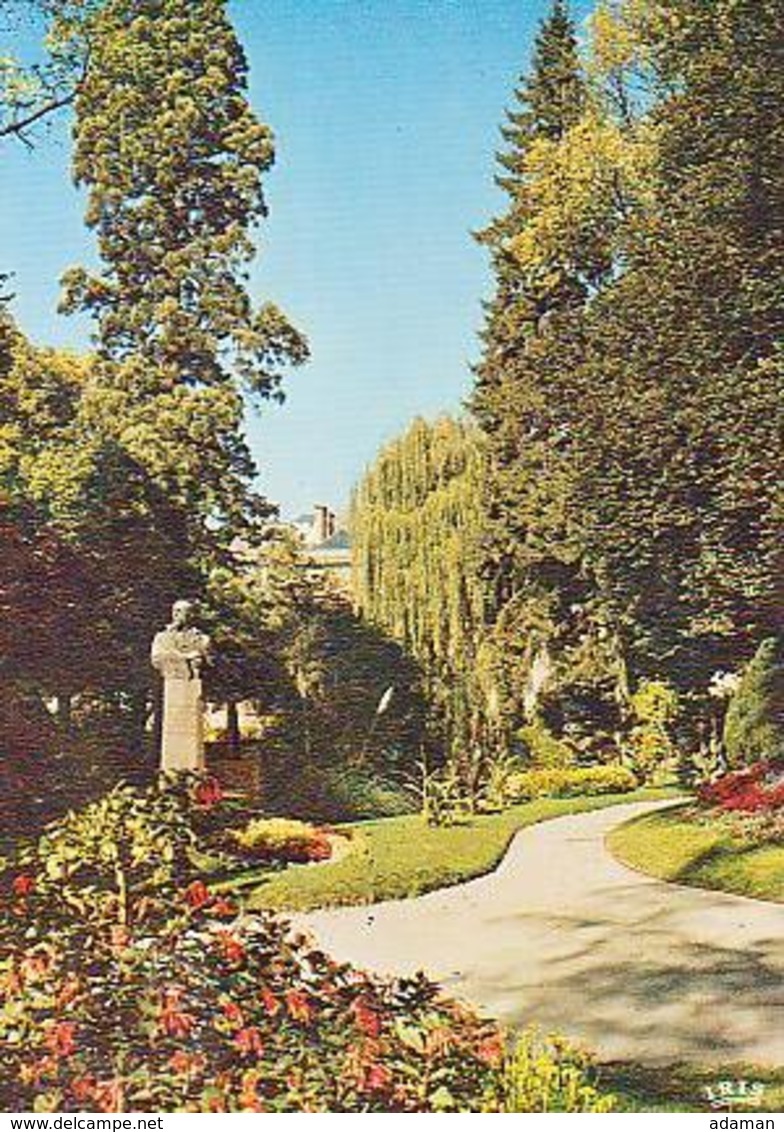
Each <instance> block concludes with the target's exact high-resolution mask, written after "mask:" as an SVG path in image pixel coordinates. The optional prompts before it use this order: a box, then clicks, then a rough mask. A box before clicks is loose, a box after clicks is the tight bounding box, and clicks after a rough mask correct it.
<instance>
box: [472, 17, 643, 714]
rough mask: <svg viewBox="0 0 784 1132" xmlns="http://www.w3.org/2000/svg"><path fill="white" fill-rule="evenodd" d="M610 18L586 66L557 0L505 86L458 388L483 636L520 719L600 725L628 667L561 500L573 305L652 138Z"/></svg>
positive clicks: (567, 493)
mask: <svg viewBox="0 0 784 1132" xmlns="http://www.w3.org/2000/svg"><path fill="white" fill-rule="evenodd" d="M614 29H616V23H615V22H614V21H613V20H611V19H609V15H608V17H607V18H606V19H604V20H603V21H600V22H599V23H598V24H597V26H596V27H595V29H594V31H595V35H594V38H595V45H594V51H593V54H592V56H591V57H590V59H589V61H588V65H587V66H586V65H585V64H584V63H583V61H582V60H581V59H580V57H579V55H578V51H577V45H576V38H575V31H574V25H573V23H572V21H571V19H570V18H569V16H568V13H567V11H566V8H565V5H563V4H560V3H558V4H555V5H554V7H553V10H552V13H551V15H550V17H549V18H548V19H547V20H546V21H545V23H544V25H543V29H542V32H541V34H540V36H539V38H538V40H537V43H536V48H535V52H534V56H533V60H532V64H531V72H530V76H529V78H528V80H527V81H526V82H525V83H524V84H523V85H522V86H521V88H519V89H518V91H517V92H516V98H517V101H518V103H519V104H520V105H521V106H522V110H521V111H520V112H517V113H515V114H512V115H511V116H510V120H511V122H512V127H513V128H509V127H507V128H506V129H505V130H504V136H505V138H506V140H507V141H508V142H509V144H510V151H509V152H508V153H506V154H502V155H501V156H500V158H499V160H500V162H501V164H502V166H503V167H504V169H505V170H506V175H505V176H502V177H500V178H499V183H500V185H501V186H502V187H503V188H504V189H505V191H506V193H507V195H508V198H509V206H508V208H507V211H506V212H505V213H504V215H503V216H502V217H500V218H499V219H497V220H495V221H494V222H493V223H492V224H491V225H490V226H489V228H488V229H486V230H485V231H484V232H483V233H481V234H480V239H481V240H482V241H483V242H484V243H486V244H487V245H488V246H489V248H490V250H491V258H492V266H493V269H494V273H495V278H496V290H495V295H494V298H493V300H492V302H491V303H490V304H489V306H488V308H487V320H486V326H485V330H484V335H483V338H484V354H483V358H482V360H481V362H480V364H479V365H478V366H477V368H476V385H475V389H474V393H473V396H472V399H471V407H472V409H473V411H474V414H475V415H476V417H477V419H478V422H479V424H480V427H481V428H482V430H483V432H484V433H485V435H486V437H487V441H488V462H489V474H488V481H487V490H486V496H485V507H486V510H487V514H488V517H489V520H490V523H489V538H488V540H487V542H486V555H485V562H484V570H485V572H486V574H487V576H488V577H489V578H490V579H491V580H492V588H493V593H494V598H493V620H494V626H495V629H494V631H495V635H496V636H497V637H498V639H499V647H501V648H502V649H503V651H504V652H505V653H506V655H507V657H508V658H509V659H510V660H511V662H512V664H511V666H512V667H513V669H514V671H515V673H516V679H515V680H514V684H515V685H516V687H517V689H518V691H517V696H516V699H517V703H516V705H515V706H514V710H515V712H516V714H517V715H518V717H519V716H521V715H522V716H527V717H528V718H529V719H530V718H532V717H533V715H534V714H536V713H537V712H538V711H541V710H542V709H543V708H544V707H545V699H546V697H547V695H548V694H549V698H550V707H551V708H552V706H553V705H554V704H556V702H559V706H558V709H557V711H555V713H554V714H553V712H552V710H551V711H550V715H551V718H550V720H549V722H550V723H551V725H553V726H556V727H560V726H562V725H563V723H564V714H566V715H571V716H572V717H576V718H577V719H578V720H579V719H582V718H583V717H584V716H585V715H586V712H587V716H588V719H587V723H588V724H589V725H592V726H596V725H597V724H598V725H600V726H602V727H603V728H604V729H605V730H608V731H611V730H613V729H614V728H615V727H616V726H617V724H618V713H617V710H616V706H615V701H616V700H617V699H618V698H619V697H621V696H622V695H623V689H624V686H625V668H624V658H623V653H622V651H621V650H620V648H619V647H618V637H617V635H616V634H615V633H614V632H613V631H612V629H611V627H610V626H608V624H607V619H606V617H605V615H604V610H603V606H602V602H601V597H600V587H599V585H598V582H597V579H596V578H595V577H594V575H593V572H592V570H591V564H590V562H589V561H588V560H587V558H586V555H585V542H584V537H583V516H582V513H581V508H580V507H577V506H575V503H574V496H575V491H576V485H577V482H578V480H579V476H580V468H581V460H582V455H583V453H582V449H581V444H582V443H583V442H584V430H583V429H582V427H581V417H582V414H583V411H584V410H583V400H584V398H585V397H591V396H592V390H591V389H590V388H589V387H588V386H587V385H586V384H584V383H582V382H580V380H579V373H580V366H581V363H582V360H583V356H584V352H585V318H586V311H587V310H588V308H589V307H590V305H591V303H592V302H593V301H594V298H595V295H596V294H597V292H598V291H600V290H601V288H603V287H604V286H606V285H607V284H608V283H609V282H611V280H612V278H613V276H614V274H615V273H616V272H617V271H618V270H619V267H620V264H621V263H622V260H623V256H624V254H625V248H624V235H623V233H624V228H625V224H626V218H627V217H628V215H629V214H630V213H632V212H634V211H635V210H636V209H638V208H643V207H647V205H648V204H649V201H650V195H651V192H652V175H651V163H652V155H653V152H654V149H655V141H654V138H653V136H652V133H651V131H650V129H649V128H648V127H647V125H646V124H645V122H644V120H643V119H642V118H641V117H640V115H639V112H638V111H637V110H636V109H635V107H634V105H633V100H632V99H631V98H630V97H627V96H626V95H625V92H626V90H627V88H628V83H629V80H628V76H627V74H626V71H627V70H628V69H629V67H630V66H631V62H632V59H633V57H634V54H635V47H634V41H629V42H626V41H625V45H624V48H623V51H621V49H620V47H619V45H618V37H617V35H614ZM611 45H612V47H611ZM622 93H623V94H624V97H623V98H621V97H620V96H621V94H622ZM501 642H503V644H501ZM602 705H604V706H602ZM564 708H565V709H566V710H565V711H564ZM518 721H519V720H518Z"/></svg>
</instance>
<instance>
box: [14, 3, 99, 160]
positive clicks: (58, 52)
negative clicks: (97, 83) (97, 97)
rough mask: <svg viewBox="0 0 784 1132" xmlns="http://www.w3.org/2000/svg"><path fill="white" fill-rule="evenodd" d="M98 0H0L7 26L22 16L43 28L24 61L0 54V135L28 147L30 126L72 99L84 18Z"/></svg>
mask: <svg viewBox="0 0 784 1132" xmlns="http://www.w3.org/2000/svg"><path fill="white" fill-rule="evenodd" d="M102 2H103V0H0V21H2V23H3V24H4V25H5V27H4V30H5V31H7V32H9V31H10V32H12V31H13V30H14V29H15V26H16V25H18V24H19V23H21V22H22V21H28V22H30V21H31V22H33V23H35V24H38V25H41V26H42V28H45V29H46V33H45V35H44V36H43V41H44V42H43V53H42V55H41V57H40V58H38V59H37V60H36V61H34V62H32V63H29V64H27V65H26V64H25V63H24V62H22V61H21V60H20V59H18V58H16V57H14V56H13V55H3V56H2V57H1V58H0V138H15V139H17V140H19V141H21V142H23V143H24V144H25V145H27V146H28V147H30V148H32V146H33V138H34V136H35V131H36V129H37V127H39V126H40V125H41V124H42V123H43V122H45V121H47V120H48V119H51V118H52V116H54V115H55V114H56V113H57V111H59V110H62V109H63V108H64V107H66V106H69V105H71V104H72V103H73V101H74V99H75V97H76V93H77V91H78V89H79V86H80V84H81V83H82V81H83V80H84V78H85V75H86V72H87V67H88V61H89V42H88V40H89V30H88V29H89V24H90V18H91V16H92V14H93V13H94V12H95V11H96V10H97V8H98V7H99V5H100V3H102Z"/></svg>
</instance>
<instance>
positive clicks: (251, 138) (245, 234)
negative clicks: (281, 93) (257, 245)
mask: <svg viewBox="0 0 784 1132" xmlns="http://www.w3.org/2000/svg"><path fill="white" fill-rule="evenodd" d="M224 7H225V6H224V3H223V0H208V2H206V3H204V4H200V5H199V7H198V9H196V8H194V7H193V5H191V4H189V3H186V2H185V0H144V2H143V3H141V4H139V3H129V2H128V0H107V3H105V4H104V5H103V6H102V7H101V8H100V10H99V11H98V12H97V13H96V15H95V17H94V19H93V20H92V22H91V26H90V66H89V70H88V72H87V75H86V76H85V78H84V80H83V81H82V83H81V84H80V87H79V92H78V96H77V99H76V125H75V130H74V139H75V149H74V177H75V180H76V182H77V183H78V184H82V185H84V186H86V188H87V190H88V202H87V213H86V221H87V224H88V225H89V226H90V227H91V228H94V229H95V230H96V232H97V235H98V241H99V250H100V255H101V259H102V261H103V267H102V270H101V271H100V272H99V273H98V274H92V273H90V272H89V271H86V270H84V269H82V268H73V269H71V270H70V271H69V272H68V273H67V274H66V276H65V280H64V299H63V306H64V309H65V310H67V311H78V310H84V311H87V312H89V313H90V314H91V315H92V316H93V317H94V318H95V319H96V320H97V324H98V333H97V357H98V365H97V368H96V380H95V382H94V384H93V386H92V388H91V391H90V402H89V405H88V407H87V410H86V411H89V413H90V416H91V419H92V421H93V422H94V424H95V426H96V427H98V428H99V429H100V430H101V432H102V433H103V434H104V435H109V436H111V437H112V438H113V439H114V440H115V441H116V442H117V443H118V444H119V445H120V446H121V447H122V449H123V450H124V451H125V452H127V453H128V455H129V456H130V457H131V458H133V459H135V460H137V461H138V462H139V464H140V465H141V466H142V467H144V468H145V469H146V470H147V471H148V472H149V474H150V475H151V476H152V477H153V479H154V480H155V481H156V482H158V483H160V484H164V485H165V487H166V490H167V492H168V494H169V495H170V496H171V497H172V498H175V499H178V500H181V501H182V502H183V503H184V505H185V506H186V507H187V508H188V510H189V511H190V513H191V514H193V515H195V516H200V517H201V518H202V519H205V518H207V517H210V518H211V519H212V521H213V522H226V521H227V520H228V519H233V521H234V522H237V521H240V520H241V519H242V518H243V516H245V517H247V516H248V513H249V512H250V513H252V512H253V511H254V510H256V511H258V503H257V502H254V500H253V497H252V496H251V495H250V494H249V492H248V488H247V483H248V481H249V480H250V478H251V477H252V475H253V472H254V468H253V464H252V460H251V458H250V454H249V450H248V448H247V444H246V443H245V441H244V439H243V435H242V419H243V402H242V390H243V389H244V390H245V391H246V392H247V393H249V394H251V395H253V396H256V397H262V398H263V397H269V396H271V395H273V394H274V393H275V391H276V389H277V386H278V383H279V380H280V370H279V366H280V364H281V363H283V362H285V361H286V360H291V361H294V362H300V361H303V360H304V358H305V357H306V354H307V350H306V347H305V344H304V342H303V341H302V339H301V338H300V337H299V336H298V335H297V333H296V332H295V331H294V330H293V328H292V327H290V326H289V325H288V323H286V321H285V319H284V318H283V316H282V315H281V314H280V312H279V311H277V310H276V309H275V308H274V307H270V306H264V307H261V308H260V309H258V310H254V309H253V307H252V305H251V301H250V298H249V296H248V293H247V291H246V288H245V283H244V276H243V267H244V265H245V264H246V263H247V262H248V261H249V260H250V258H251V257H252V255H253V251H254V248H253V244H252V242H251V238H250V232H251V229H252V228H253V226H254V225H255V224H256V223H258V221H259V220H261V219H262V218H263V217H264V216H265V214H266V206H265V202H264V197H263V192H262V176H263V174H264V173H265V172H266V171H267V170H268V169H269V167H270V166H271V164H272V161H273V157H274V151H273V145H272V135H271V131H270V130H269V128H268V127H267V126H266V125H264V124H263V123H262V122H260V121H259V120H258V119H257V118H256V117H255V115H254V114H253V112H252V110H251V108H250V106H249V104H248V101H247V97H246V88H247V63H246V60H245V57H244V54H243V51H242V48H241V46H240V44H239V43H238V41H237V39H236V37H235V35H234V33H233V30H232V28H231V25H230V24H229V21H228V19H227V17H226V14H225V11H224Z"/></svg>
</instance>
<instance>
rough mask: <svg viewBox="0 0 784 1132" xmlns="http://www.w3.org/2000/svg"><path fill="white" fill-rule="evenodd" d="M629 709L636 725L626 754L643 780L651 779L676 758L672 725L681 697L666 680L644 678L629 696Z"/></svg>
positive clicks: (625, 751)
mask: <svg viewBox="0 0 784 1132" xmlns="http://www.w3.org/2000/svg"><path fill="white" fill-rule="evenodd" d="M629 711H630V713H631V717H632V719H633V720H634V721H635V724H636V725H635V726H633V727H632V728H631V730H630V731H629V734H628V735H627V737H626V740H625V742H624V754H625V756H626V758H627V759H628V761H629V764H630V766H631V768H632V770H633V771H634V773H635V774H636V775H637V777H638V779H639V781H640V782H650V781H651V779H653V778H654V776H655V775H656V773H657V771H660V770H661V769H663V768H664V767H666V766H667V764H668V763H671V762H672V761H673V759H674V757H675V746H674V743H673V740H672V736H671V727H672V725H673V723H674V722H675V720H676V719H677V718H678V714H679V712H680V699H679V697H678V693H677V692H676V691H675V689H674V688H672V687H671V686H670V685H669V684H668V683H667V682H666V681H665V680H641V681H640V683H639V685H638V686H637V688H636V690H635V691H634V692H633V693H632V695H631V697H630V699H629Z"/></svg>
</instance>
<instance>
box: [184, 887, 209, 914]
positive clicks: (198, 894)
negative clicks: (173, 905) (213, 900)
mask: <svg viewBox="0 0 784 1132" xmlns="http://www.w3.org/2000/svg"><path fill="white" fill-rule="evenodd" d="M209 901H210V890H209V889H208V888H207V885H206V884H205V883H204V881H202V880H195V881H194V882H193V884H189V885H188V887H187V888H186V889H185V903H186V904H187V905H188V906H189V907H191V908H193V909H194V910H195V909H197V908H203V907H204V905H205V904H208V903H209Z"/></svg>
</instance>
